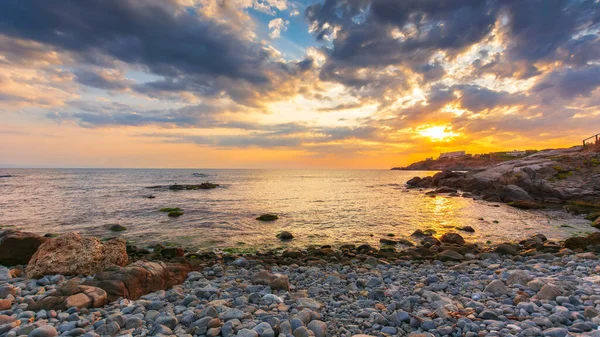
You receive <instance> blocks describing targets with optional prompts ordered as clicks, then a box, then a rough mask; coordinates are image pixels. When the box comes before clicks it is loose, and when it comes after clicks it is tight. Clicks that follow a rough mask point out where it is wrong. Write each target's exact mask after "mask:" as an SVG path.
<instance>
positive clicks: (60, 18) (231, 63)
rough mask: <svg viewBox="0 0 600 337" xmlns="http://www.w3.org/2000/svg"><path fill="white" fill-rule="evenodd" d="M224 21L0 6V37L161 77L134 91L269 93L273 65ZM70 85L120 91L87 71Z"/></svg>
mask: <svg viewBox="0 0 600 337" xmlns="http://www.w3.org/2000/svg"><path fill="white" fill-rule="evenodd" d="M231 22H232V23H231V24H225V23H222V22H220V21H216V20H214V18H209V17H206V16H204V15H203V14H202V12H200V11H194V10H191V9H187V8H184V7H181V6H180V5H178V4H177V2H176V1H174V0H170V1H143V0H86V1H71V0H56V1H45V0H6V1H2V2H0V34H3V35H5V36H8V37H11V38H18V39H23V40H30V41H35V42H38V43H41V44H43V45H46V46H49V47H50V48H53V49H57V50H60V51H65V52H69V53H71V54H72V55H74V56H73V57H74V58H75V59H77V60H79V62H83V63H87V64H94V65H98V66H101V67H107V66H109V65H112V64H110V62H112V60H114V61H118V62H124V63H127V64H129V65H131V66H132V67H135V68H138V69H141V70H143V71H147V72H150V73H152V74H155V75H158V76H160V77H162V78H163V79H162V80H158V81H155V82H152V83H148V84H143V85H139V86H138V87H136V88H135V89H136V90H137V91H140V92H144V91H145V92H150V91H183V90H190V91H197V92H199V93H200V94H202V95H209V94H216V93H219V92H221V91H225V92H228V91H230V90H231V91H233V90H234V89H236V92H235V95H233V96H236V98H239V99H240V100H243V99H246V96H248V95H250V96H252V95H255V93H254V91H257V90H268V89H270V88H271V86H272V85H273V83H272V78H271V74H270V73H271V72H276V71H277V67H276V66H275V65H276V63H277V62H273V61H272V58H271V54H270V52H269V51H268V50H267V49H266V48H265V46H263V45H262V44H260V43H256V42H253V41H252V40H250V39H249V38H247V37H244V36H243V35H242V34H241V30H240V29H239V27H236V26H234V24H240V23H239V22H238V23H236V22H235V20H231ZM242 24H243V23H242ZM13 47H19V45H13ZM15 52H18V50H16V51H15ZM302 66H303V67H305V68H306V67H307V66H308V64H304V63H303V64H302ZM77 79H78V80H79V81H80V82H81V83H84V84H88V85H91V86H94V87H99V88H103V89H112V88H114V86H117V87H120V86H121V85H122V84H123V85H124V83H121V84H119V83H114V82H113V81H106V80H105V78H102V77H101V76H98V74H94V73H90V72H84V73H79V74H77ZM220 79H225V81H221V80H220ZM238 83H241V84H240V86H244V83H248V84H249V85H248V86H247V87H246V88H251V90H250V89H247V90H243V91H242V90H240V89H239V87H238V88H232V87H233V86H236V85H237V84H238Z"/></svg>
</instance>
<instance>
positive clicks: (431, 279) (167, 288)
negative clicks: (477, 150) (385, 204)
mask: <svg viewBox="0 0 600 337" xmlns="http://www.w3.org/2000/svg"><path fill="white" fill-rule="evenodd" d="M413 235H414V237H416V238H418V240H419V243H418V244H417V245H412V244H411V243H410V241H406V240H401V239H396V240H393V239H388V241H386V242H382V243H383V245H382V246H381V247H372V246H369V245H361V246H354V245H345V246H340V247H331V246H322V247H308V248H306V249H303V250H285V251H282V252H281V251H280V252H274V251H269V252H261V253H255V254H249V255H243V256H242V255H236V254H219V253H215V252H185V251H183V249H180V248H175V247H169V248H167V247H161V246H156V247H151V248H141V247H134V246H131V245H126V243H125V242H124V241H123V240H121V239H115V240H109V241H105V242H101V241H100V240H98V239H94V238H84V237H80V236H79V235H77V234H75V233H73V234H66V235H62V236H60V237H57V238H50V239H48V238H39V237H38V238H39V240H38V241H37V243H34V244H32V243H31V242H32V238H35V237H34V234H31V233H21V232H15V231H2V232H0V250H2V249H4V250H3V252H7V254H8V255H3V257H4V258H5V260H4V261H9V260H8V259H7V257H9V255H11V249H10V248H11V247H16V246H19V245H20V244H21V241H22V242H26V241H25V240H27V242H30V246H29V248H30V249H29V250H21V251H19V254H29V259H30V260H29V262H28V264H27V265H23V264H17V265H14V264H12V263H6V262H5V264H6V265H7V267H0V336H2V337H4V336H10V337H13V336H22V335H28V336H31V337H51V336H58V335H61V336H88V337H93V336H99V335H100V336H148V335H149V336H211V337H216V336H224V337H227V336H241V337H246V336H248V337H250V336H251V337H259V336H260V337H271V336H278V337H283V336H286V337H290V336H294V337H308V336H315V337H325V336H365V335H368V336H407V335H410V336H600V331H598V324H600V316H598V314H599V311H600V277H598V275H597V274H598V272H599V271H600V262H599V260H598V256H597V255H596V253H598V252H600V233H594V234H591V235H589V236H587V237H574V238H570V239H567V240H565V241H564V242H551V241H549V240H547V239H546V238H545V237H544V236H543V235H541V234H540V235H536V236H534V237H531V238H528V239H525V240H523V241H521V242H519V243H504V244H500V245H497V246H493V247H482V246H480V245H477V244H472V243H468V242H465V240H464V239H463V238H462V236H460V234H458V233H446V234H444V235H442V236H441V237H438V238H436V237H433V236H430V235H426V234H425V233H423V232H420V231H417V232H415V233H413ZM35 244H38V247H37V248H36V249H35V250H34V249H33V246H35ZM411 245H412V246H411ZM24 258H27V257H26V256H24ZM10 261H15V260H10Z"/></svg>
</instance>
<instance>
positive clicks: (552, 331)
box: [544, 328, 569, 337]
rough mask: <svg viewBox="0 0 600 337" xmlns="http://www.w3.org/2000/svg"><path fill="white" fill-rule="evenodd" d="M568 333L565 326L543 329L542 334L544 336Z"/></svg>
mask: <svg viewBox="0 0 600 337" xmlns="http://www.w3.org/2000/svg"><path fill="white" fill-rule="evenodd" d="M568 334H569V331H568V330H567V329H565V328H550V329H548V330H544V336H546V337H565V336H567V335H568Z"/></svg>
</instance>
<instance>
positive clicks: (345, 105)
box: [317, 103, 363, 112]
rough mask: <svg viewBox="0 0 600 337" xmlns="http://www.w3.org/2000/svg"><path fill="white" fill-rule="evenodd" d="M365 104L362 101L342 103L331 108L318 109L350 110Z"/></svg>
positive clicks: (322, 109) (326, 110)
mask: <svg viewBox="0 0 600 337" xmlns="http://www.w3.org/2000/svg"><path fill="white" fill-rule="evenodd" d="M362 106H363V104H362V103H341V104H338V105H335V106H332V107H329V108H319V109H317V110H318V111H322V112H332V111H342V110H350V109H357V108H360V107H362Z"/></svg>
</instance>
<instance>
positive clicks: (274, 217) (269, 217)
mask: <svg viewBox="0 0 600 337" xmlns="http://www.w3.org/2000/svg"><path fill="white" fill-rule="evenodd" d="M277 219H279V217H278V216H277V215H275V214H263V215H261V216H259V217H258V218H256V220H258V221H275V220H277Z"/></svg>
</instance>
